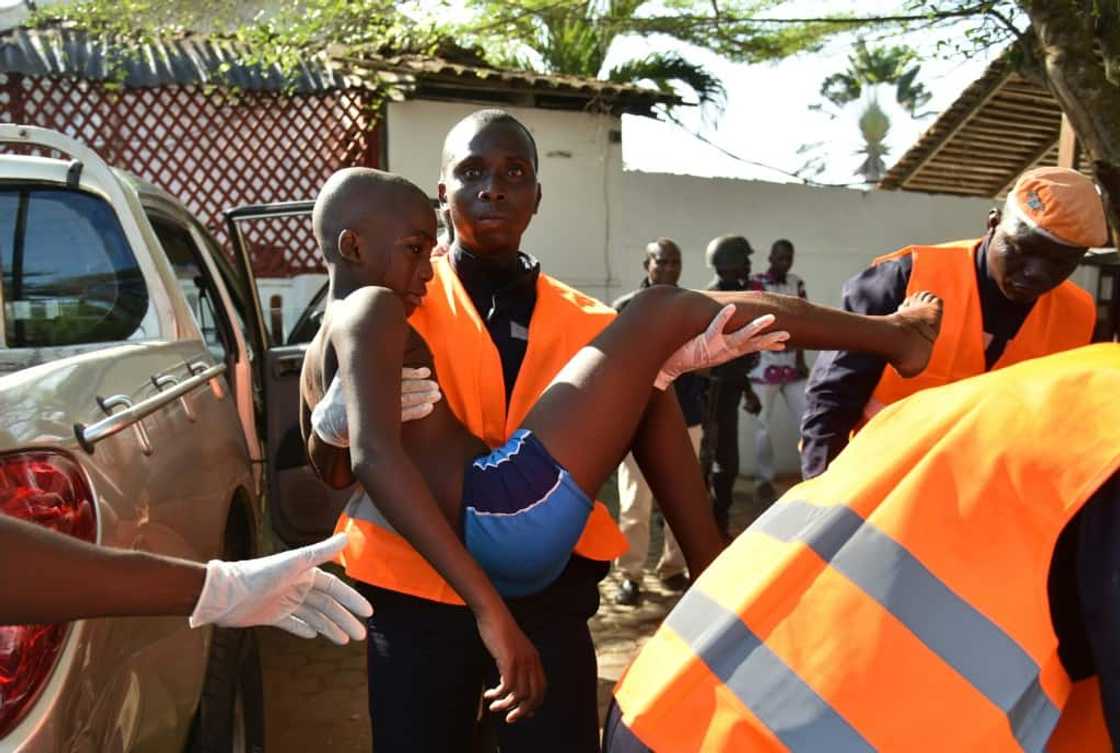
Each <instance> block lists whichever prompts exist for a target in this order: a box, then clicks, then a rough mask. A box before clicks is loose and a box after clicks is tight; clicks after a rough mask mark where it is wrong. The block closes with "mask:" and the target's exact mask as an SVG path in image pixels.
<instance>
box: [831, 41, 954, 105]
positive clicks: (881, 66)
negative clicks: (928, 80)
mask: <svg viewBox="0 0 1120 753" xmlns="http://www.w3.org/2000/svg"><path fill="white" fill-rule="evenodd" d="M918 59H919V58H918V53H917V52H916V51H915V50H914V48H912V47H909V46H907V45H894V46H891V47H868V46H867V42H866V41H865V40H863V39H859V40H857V41H856V43H855V45H853V47H852V54H850V55H849V56H848V68H847V70H844V71H841V72H839V73H834V74H832V75H831V76H829V77H827V78H826V79H825V80H824V82H823V83H822V84H821V96H822V97H824V98H825V99H827V100H828V101H829V102H831V103H832V104H834V105H836V106H837V107H844V106H845V105H847V104H850V103H852V102H854V101H856V100H857V99H859V98H860V96H861V95H862V94H863V90H864V87H867V86H871V87H875V86H881V85H889V86H894V87H895V100H896V101H897V102H898V104H899V105H900V106H901V107H903V108H904V109H905V110H906V111H907V112H909V113H910V117H918V113H917V111H918V108H920V107H923V106H925V105H926V104H927V103H928V102H929V100H930V97H931V96H932V95H931V94H930V92H929V91H928V90H927V89H926V87H925V85H924V84H922V83H919V82H918V81H917V78H918V74H919V73H920V72H921V69H922V66H921V64H920V63H919V62H918Z"/></svg>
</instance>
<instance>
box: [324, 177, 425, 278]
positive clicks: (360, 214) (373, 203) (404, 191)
mask: <svg viewBox="0 0 1120 753" xmlns="http://www.w3.org/2000/svg"><path fill="white" fill-rule="evenodd" d="M412 201H419V202H423V203H424V205H425V206H427V205H428V203H429V202H428V197H427V195H425V194H424V192H423V191H421V190H420V189H419V188H417V187H416V185H415V184H414V183H412V182H411V181H408V180H406V179H404V178H402V177H400V176H399V175H393V174H392V173H387V172H384V171H382V170H374V169H372V168H368V167H347V168H343V169H342V170H339V171H338V172H336V173H334V174H333V175H332V176H331V177H329V178H327V182H326V183H324V184H323V187H322V188H321V189H320V190H319V196H318V197H316V199H315V208H314V209H313V210H312V212H311V222H312V226H313V227H314V230H315V242H316V243H317V244H319V250H320V251H321V252H322V253H323V256H324V257H325V258H326V260H327V262H328V263H330V264H333V263H334V262H335V261H336V260H337V258H338V238H339V235H340V234H341V233H342V231H343V230H347V229H349V230H355V231H359V230H361V229H363V228H367V227H370V225H371V223H373V222H374V221H375V220H376V218H377V216H378V215H380V214H382V213H385V212H389V213H396V212H398V211H399V209H400V208H401V207H402V206H405V205H406V202H412Z"/></svg>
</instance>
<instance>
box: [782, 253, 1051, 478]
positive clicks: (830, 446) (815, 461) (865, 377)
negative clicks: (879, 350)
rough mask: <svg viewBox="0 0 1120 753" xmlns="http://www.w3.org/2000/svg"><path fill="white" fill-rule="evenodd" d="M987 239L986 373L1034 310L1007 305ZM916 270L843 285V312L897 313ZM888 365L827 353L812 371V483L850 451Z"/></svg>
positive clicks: (872, 270) (806, 427)
mask: <svg viewBox="0 0 1120 753" xmlns="http://www.w3.org/2000/svg"><path fill="white" fill-rule="evenodd" d="M987 254H988V247H987V239H986V238H985V240H984V241H982V242H981V243H980V245H979V247H978V248H977V251H976V254H975V258H976V284H977V290H978V291H979V297H980V313H981V318H982V320H983V327H984V332H985V333H987V334H989V335H991V336H992V341H991V343H989V345H988V347H987V348H986V350H985V352H984V360H985V364H986V367H987V368H989V369H990V368H991V367H992V366H993V365H994V364H995V363H996V361H998V360H999V357H1000V356H1001V355H1003V351H1004V349H1005V348H1006V347H1007V343H1008V342H1010V341H1011V339H1012V338H1014V337H1015V335H1016V333H1018V332H1019V329H1020V327H1022V326H1023V322H1024V321H1025V320H1026V318H1027V315H1028V314H1030V312H1031V309H1032V308H1033V306H1034V304H1033V303H1028V304H1021V303H1015V302H1014V301H1011V300H1008V299H1007V298H1006V297H1005V296H1004V295H1003V293H1002V292H1000V289H999V287H998V286H997V285H996V283H995V281H994V280H993V279H992V278H991V275H990V274H989V273H988V265H987V258H988V256H987ZM913 268H914V260H913V257H911V256H903V257H901V258H899V259H892V260H890V261H886V262H884V263H882V264H879V265H876V266H874V267H868V268H867V269H865V270H863V271H862V272H860V273H859V274H858V275H856V276H855V277H853V278H852V279H850V280H848V281H847V282H846V283H844V295H843V307H844V309H845V310H847V311H854V312H856V313H859V314H874V315H880V316H881V315H884V314H890V313H892V312H893V311H895V310H896V309H897V308H898V307H899V304H901V303H902V301H903V300H904V299H905V298H906V287H907V285H908V284H909V283H910V273H911V271H912V270H913ZM886 365H887V362H886V360H885V359H883V358H880V357H879V356H871V355H866V354H863V353H853V352H850V351H845V350H840V351H836V350H828V351H822V352H821V353H820V354H819V355H818V356H817V361H816V363H815V364H814V365H813V372H812V374H811V375H810V377H809V385H808V388H807V389H806V391H805V415H804V417H803V418H802V421H801V473H802V475H803V476H804V477H805V478H812V477H813V476H818V475H820V474H821V473H823V472H824V470H825V468H827V467H828V464H829V463H831V462H832V460H833V458H835V457H836V456H837V455H839V454H840V451H841V450H843V449H844V448H845V447H846V446H847V445H848V437H849V435H850V434H851V431H852V429H853V428H854V427H855V426H856V424H858V423H859V421H860V418H861V417H862V416H863V409H864V406H866V405H867V401H868V400H870V399H871V394H872V393H873V392H874V391H875V387H876V386H877V385H878V384H879V379H880V378H881V377H882V375H883V369H884V367H886Z"/></svg>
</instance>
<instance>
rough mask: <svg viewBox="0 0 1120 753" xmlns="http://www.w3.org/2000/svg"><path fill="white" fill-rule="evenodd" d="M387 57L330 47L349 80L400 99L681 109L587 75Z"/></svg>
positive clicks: (640, 111)
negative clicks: (377, 86) (383, 88)
mask: <svg viewBox="0 0 1120 753" xmlns="http://www.w3.org/2000/svg"><path fill="white" fill-rule="evenodd" d="M454 52H456V53H459V56H450V57H449V56H444V55H440V54H439V53H438V52H437V53H435V54H431V55H413V54H391V53H390V54H387V53H386V52H384V51H381V50H367V49H362V48H361V47H357V48H348V47H345V46H343V45H330V46H329V47H328V48H327V51H326V54H327V58H328V60H329V62H330V65H331V67H332V68H333V69H334V70H336V71H337V72H339V73H341V74H342V75H344V76H345V77H346V78H348V79H358V80H365V81H371V82H379V83H387V84H391V87H392V88H391V90H390V91H391V92H392V93H393V94H394V95H396V96H397V97H400V98H409V99H413V98H422V99H435V100H452V101H454V100H463V99H466V100H470V101H474V102H492V103H494V104H496V105H514V106H521V107H538V108H544V109H553V110H577V111H592V112H609V113H612V114H614V115H621V114H623V113H627V114H631V115H645V116H652V115H653V114H654V107H655V106H656V105H659V104H664V105H680V104H683V100H682V99H681V98H680V97H678V96H677V95H675V94H671V93H665V92H661V91H658V90H656V89H648V88H645V87H643V86H638V85H635V84H624V83H617V82H614V81H604V80H601V79H596V78H588V77H583V76H569V75H564V74H556V73H536V72H534V71H522V70H509V69H499V68H494V67H492V66H490V65H489V64H487V63H486V62H485V61H484V60H482V59H480V58H477V57H475V58H473V59H472V57H471V56H470V55H467V56H465V57H462V56H461V54H462V53H463V52H464V51H462V50H456V51H454Z"/></svg>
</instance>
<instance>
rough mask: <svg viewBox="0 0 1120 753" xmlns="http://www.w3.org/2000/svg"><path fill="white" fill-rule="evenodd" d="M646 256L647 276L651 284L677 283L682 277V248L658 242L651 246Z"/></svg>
mask: <svg viewBox="0 0 1120 753" xmlns="http://www.w3.org/2000/svg"><path fill="white" fill-rule="evenodd" d="M650 250H651V251H652V253H650V254H649V255H648V256H647V257H646V276H647V277H649V281H650V284H651V285H676V284H677V283H678V282H680V279H681V250H680V249H679V248H677V247H676V246H675V245H670V244H668V243H658V244H654V245H653V246H651V248H650Z"/></svg>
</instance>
